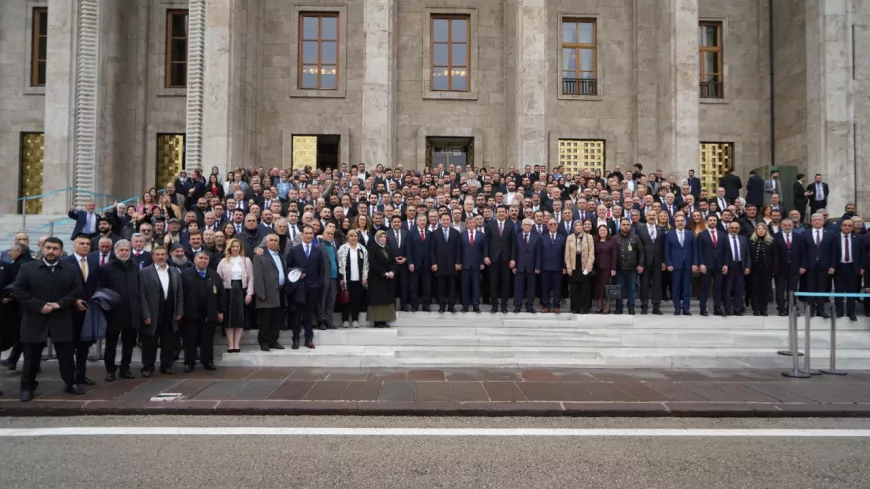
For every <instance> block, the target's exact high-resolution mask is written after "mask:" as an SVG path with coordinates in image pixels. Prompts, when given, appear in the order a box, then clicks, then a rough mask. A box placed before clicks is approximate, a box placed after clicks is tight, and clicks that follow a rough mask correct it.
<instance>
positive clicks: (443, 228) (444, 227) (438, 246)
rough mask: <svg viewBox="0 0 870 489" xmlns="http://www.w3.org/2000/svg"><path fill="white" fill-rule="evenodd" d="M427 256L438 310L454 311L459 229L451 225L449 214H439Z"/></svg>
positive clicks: (458, 267) (458, 265)
mask: <svg viewBox="0 0 870 489" xmlns="http://www.w3.org/2000/svg"><path fill="white" fill-rule="evenodd" d="M431 241H432V242H431V243H430V244H429V256H430V262H431V263H432V272H433V273H434V274H435V284H436V286H437V288H438V289H437V290H438V312H444V311H448V312H456V308H455V307H454V305H455V303H456V302H455V301H456V274H457V272H458V271H459V270H460V269H461V268H462V266H461V265H460V262H459V231H457V230H456V229H454V228H453V227H451V225H450V214H446V213H445V214H442V215H441V225H440V226H439V227H438V229H436V230H435V232H433V233H432V240H431Z"/></svg>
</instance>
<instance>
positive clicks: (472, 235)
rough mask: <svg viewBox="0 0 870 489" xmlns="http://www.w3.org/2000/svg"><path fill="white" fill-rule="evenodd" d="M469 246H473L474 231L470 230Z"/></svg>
mask: <svg viewBox="0 0 870 489" xmlns="http://www.w3.org/2000/svg"><path fill="white" fill-rule="evenodd" d="M471 246H474V231H472V232H471Z"/></svg>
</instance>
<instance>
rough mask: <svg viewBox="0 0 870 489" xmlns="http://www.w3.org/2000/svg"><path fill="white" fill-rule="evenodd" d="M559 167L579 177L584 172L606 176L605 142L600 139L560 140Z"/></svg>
mask: <svg viewBox="0 0 870 489" xmlns="http://www.w3.org/2000/svg"><path fill="white" fill-rule="evenodd" d="M559 166H563V167H565V172H566V173H570V174H572V175H577V174H579V173H581V172H582V171H583V170H586V169H588V170H590V171H591V172H595V170H601V174H602V175H603V174H604V141H603V140H600V139H560V140H559Z"/></svg>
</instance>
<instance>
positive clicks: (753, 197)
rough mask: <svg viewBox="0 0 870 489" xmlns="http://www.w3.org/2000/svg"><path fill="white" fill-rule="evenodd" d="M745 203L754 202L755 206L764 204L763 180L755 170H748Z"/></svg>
mask: <svg viewBox="0 0 870 489" xmlns="http://www.w3.org/2000/svg"><path fill="white" fill-rule="evenodd" d="M746 204H747V205H749V204H755V205H756V206H757V207H761V206H762V205H763V204H764V180H762V179H761V177H759V176H758V174H757V173H756V172H755V170H752V171H750V172H749V180H747V181H746Z"/></svg>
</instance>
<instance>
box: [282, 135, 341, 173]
mask: <svg viewBox="0 0 870 489" xmlns="http://www.w3.org/2000/svg"><path fill="white" fill-rule="evenodd" d="M340 151H341V136H334V135H326V134H320V135H316V136H293V169H302V168H305V167H306V166H309V167H311V168H318V169H320V170H324V169H326V168H338V164H339V159H340V158H339V154H340Z"/></svg>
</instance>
